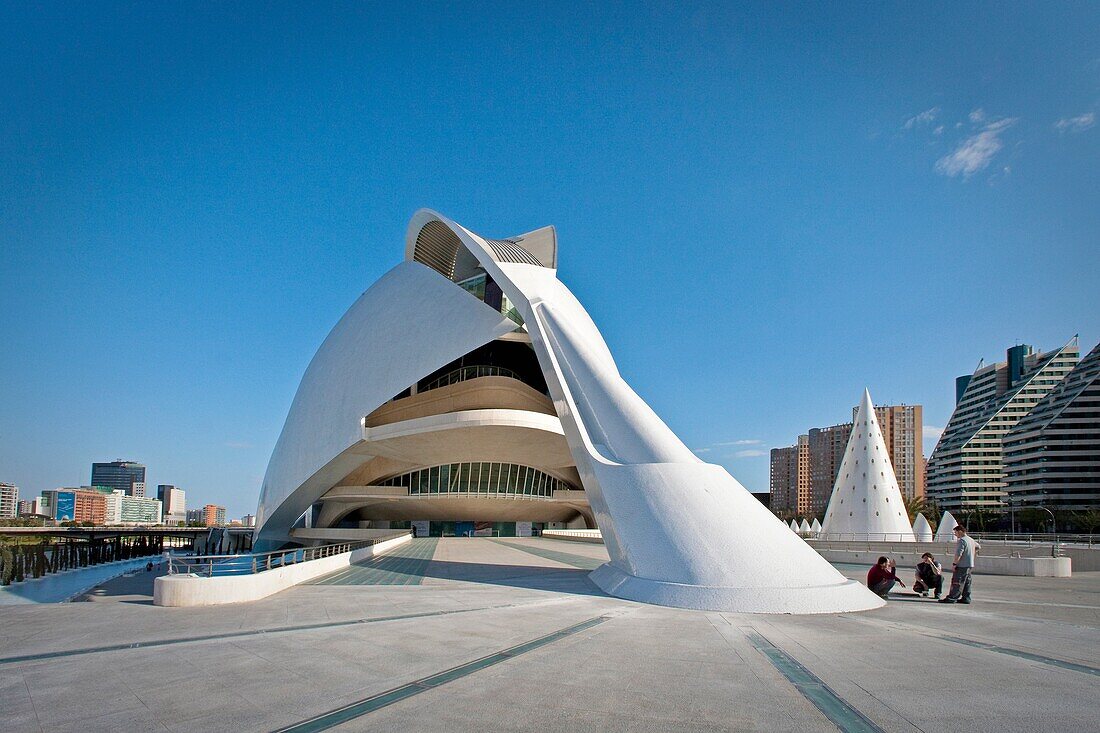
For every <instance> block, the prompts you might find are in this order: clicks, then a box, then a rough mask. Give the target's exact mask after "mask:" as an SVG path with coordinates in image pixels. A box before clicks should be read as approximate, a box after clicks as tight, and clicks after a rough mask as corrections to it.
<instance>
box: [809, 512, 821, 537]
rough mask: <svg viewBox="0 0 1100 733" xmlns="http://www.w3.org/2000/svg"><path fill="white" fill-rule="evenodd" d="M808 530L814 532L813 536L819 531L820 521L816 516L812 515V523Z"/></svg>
mask: <svg viewBox="0 0 1100 733" xmlns="http://www.w3.org/2000/svg"><path fill="white" fill-rule="evenodd" d="M810 531H811V532H813V533H814V536H815V537H816V536H817V535H818V534H820V533H821V522H819V521H817V517H814V523H813V524H811V525H810Z"/></svg>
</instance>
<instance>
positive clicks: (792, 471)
mask: <svg viewBox="0 0 1100 733" xmlns="http://www.w3.org/2000/svg"><path fill="white" fill-rule="evenodd" d="M771 510H772V511H773V512H775V513H776V514H781V515H787V514H789V515H792V516H799V517H805V516H809V515H810V514H811V513H812V512H811V501H810V443H809V437H808V436H805V435H800V436H798V441H797V442H796V443H795V444H794V445H792V446H789V447H787V448H772V451H771Z"/></svg>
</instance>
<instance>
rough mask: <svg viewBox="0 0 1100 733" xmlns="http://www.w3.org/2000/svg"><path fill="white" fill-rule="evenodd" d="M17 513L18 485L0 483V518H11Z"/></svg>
mask: <svg viewBox="0 0 1100 733" xmlns="http://www.w3.org/2000/svg"><path fill="white" fill-rule="evenodd" d="M18 514H19V487H18V486H16V485H15V484H3V483H0V518H5V519H8V518H12V517H15V516H17V515H18Z"/></svg>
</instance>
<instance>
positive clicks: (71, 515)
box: [39, 486, 107, 526]
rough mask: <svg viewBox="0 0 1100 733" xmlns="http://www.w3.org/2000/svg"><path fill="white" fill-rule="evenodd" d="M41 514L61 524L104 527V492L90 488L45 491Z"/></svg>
mask: <svg viewBox="0 0 1100 733" xmlns="http://www.w3.org/2000/svg"><path fill="white" fill-rule="evenodd" d="M39 513H41V514H44V515H45V516H47V517H49V518H50V519H55V520H57V521H59V522H66V521H69V522H92V523H93V524H95V525H97V526H102V525H103V524H105V523H106V520H107V498H106V495H105V494H104V492H102V491H97V490H95V489H93V488H91V487H90V486H83V487H81V488H71V489H51V490H49V491H43V492H42V496H41V504H40V505H39Z"/></svg>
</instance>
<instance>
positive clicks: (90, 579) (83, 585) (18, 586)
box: [0, 556, 161, 606]
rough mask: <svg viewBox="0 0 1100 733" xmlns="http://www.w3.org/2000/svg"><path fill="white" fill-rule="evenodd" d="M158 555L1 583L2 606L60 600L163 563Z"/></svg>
mask: <svg viewBox="0 0 1100 733" xmlns="http://www.w3.org/2000/svg"><path fill="white" fill-rule="evenodd" d="M160 561H161V560H160V558H159V557H155V556H154V557H138V558H134V559H132V560H120V561H118V562H110V563H104V564H103V565H91V566H89V567H86V568H78V569H76V570H66V571H65V572H62V573H55V574H52V575H46V576H44V577H41V578H35V579H33V580H25V581H23V582H22V583H14V584H12V585H5V586H3V587H0V606H17V605H24V604H33V603H61V602H62V601H67V600H69V599H70V598H72V597H73V596H76V595H78V594H80V593H83V592H84V591H87V590H89V589H91V588H94V587H95V586H97V585H99V584H100V583H103V582H104V581H107V580H110V579H111V578H116V577H118V576H120V575H123V574H125V573H128V572H131V571H133V570H136V569H138V568H144V567H145V565H146V563H148V562H153V563H157V564H159V563H160Z"/></svg>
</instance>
